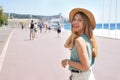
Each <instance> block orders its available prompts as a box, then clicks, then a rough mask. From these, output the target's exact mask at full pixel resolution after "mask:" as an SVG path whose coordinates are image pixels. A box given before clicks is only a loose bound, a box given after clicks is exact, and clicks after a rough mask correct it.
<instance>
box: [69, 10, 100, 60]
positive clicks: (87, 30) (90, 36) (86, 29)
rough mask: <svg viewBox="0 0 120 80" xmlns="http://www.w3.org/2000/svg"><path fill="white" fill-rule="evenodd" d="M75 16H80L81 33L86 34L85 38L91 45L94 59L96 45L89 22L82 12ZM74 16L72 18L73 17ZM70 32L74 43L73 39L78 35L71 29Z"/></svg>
mask: <svg viewBox="0 0 120 80" xmlns="http://www.w3.org/2000/svg"><path fill="white" fill-rule="evenodd" d="M76 14H80V15H81V16H82V18H83V20H84V24H83V26H84V28H83V33H84V34H86V36H87V37H88V39H89V40H90V43H91V45H92V56H93V58H95V57H96V56H97V52H98V48H97V43H96V39H95V36H94V35H93V29H92V26H91V24H90V20H89V18H88V17H87V16H86V15H85V14H84V13H83V12H77V13H76ZM76 14H75V15H76ZM75 15H74V16H73V17H75ZM71 31H72V33H73V35H74V38H73V42H75V39H76V38H77V37H79V35H78V34H77V32H74V31H73V30H72V28H71ZM73 44H74V43H73Z"/></svg>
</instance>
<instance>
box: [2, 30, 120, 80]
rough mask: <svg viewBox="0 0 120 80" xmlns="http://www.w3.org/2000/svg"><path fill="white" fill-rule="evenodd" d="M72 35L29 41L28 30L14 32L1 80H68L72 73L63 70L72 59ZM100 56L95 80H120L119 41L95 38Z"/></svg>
mask: <svg viewBox="0 0 120 80" xmlns="http://www.w3.org/2000/svg"><path fill="white" fill-rule="evenodd" d="M69 34H70V31H66V30H64V31H62V32H61V33H60V37H58V36H57V32H56V31H55V30H51V31H47V32H46V33H44V32H43V33H39V36H38V38H37V39H36V40H29V29H28V30H21V29H20V28H15V29H14V30H13V33H12V36H11V38H10V40H9V44H8V47H7V49H6V53H5V56H4V59H3V63H2V66H1V71H0V80H40V79H43V80H68V78H69V75H70V72H69V70H68V69H67V68H63V67H62V66H61V60H62V59H65V58H69V56H70V50H68V49H66V48H64V42H65V40H66V38H67V37H68V35H69ZM96 39H97V42H98V47H99V51H98V56H97V58H96V62H95V65H94V66H93V73H94V75H95V78H96V80H120V76H119V74H120V72H119V67H120V65H119V60H120V59H119V55H120V54H119V45H120V40H119V39H112V38H105V37H98V36H96Z"/></svg>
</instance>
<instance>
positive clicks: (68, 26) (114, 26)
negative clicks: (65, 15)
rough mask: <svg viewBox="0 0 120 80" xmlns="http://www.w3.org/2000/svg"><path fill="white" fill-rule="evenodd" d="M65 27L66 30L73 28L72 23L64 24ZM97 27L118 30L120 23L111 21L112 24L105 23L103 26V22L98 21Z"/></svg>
mask: <svg viewBox="0 0 120 80" xmlns="http://www.w3.org/2000/svg"><path fill="white" fill-rule="evenodd" d="M64 28H65V29H66V30H71V27H70V23H66V24H64ZM96 29H106V30H115V29H117V30H120V23H117V24H115V23H110V24H109V23H104V24H103V26H102V24H101V23H97V24H96Z"/></svg>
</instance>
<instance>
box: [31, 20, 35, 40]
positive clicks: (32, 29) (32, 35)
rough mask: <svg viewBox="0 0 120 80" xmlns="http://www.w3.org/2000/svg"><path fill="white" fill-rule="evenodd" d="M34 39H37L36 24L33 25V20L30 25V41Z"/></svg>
mask: <svg viewBox="0 0 120 80" xmlns="http://www.w3.org/2000/svg"><path fill="white" fill-rule="evenodd" d="M34 38H35V32H34V23H33V20H31V23H30V40H34Z"/></svg>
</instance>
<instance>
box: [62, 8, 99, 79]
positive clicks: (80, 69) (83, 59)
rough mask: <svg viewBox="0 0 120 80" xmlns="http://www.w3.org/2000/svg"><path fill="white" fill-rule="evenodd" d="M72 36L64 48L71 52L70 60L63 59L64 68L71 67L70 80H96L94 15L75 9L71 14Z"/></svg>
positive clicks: (96, 49)
mask: <svg viewBox="0 0 120 80" xmlns="http://www.w3.org/2000/svg"><path fill="white" fill-rule="evenodd" d="M69 20H70V23H71V35H70V36H69V37H68V39H67V40H66V42H65V44H64V46H65V48H69V49H70V50H71V56H70V59H63V60H62V61H61V64H62V66H63V67H64V68H65V67H66V66H67V65H69V70H70V72H71V75H70V78H69V80H95V77H94V74H93V72H92V67H93V65H94V63H95V58H96V56H97V52H98V48H97V42H96V39H95V37H94V35H93V30H94V29H95V27H96V22H95V18H94V15H93V14H92V13H91V12H90V11H89V10H87V9H84V8H74V9H72V10H71V12H70V14H69Z"/></svg>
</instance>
